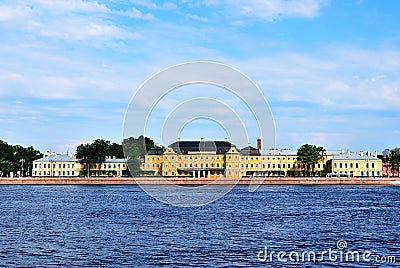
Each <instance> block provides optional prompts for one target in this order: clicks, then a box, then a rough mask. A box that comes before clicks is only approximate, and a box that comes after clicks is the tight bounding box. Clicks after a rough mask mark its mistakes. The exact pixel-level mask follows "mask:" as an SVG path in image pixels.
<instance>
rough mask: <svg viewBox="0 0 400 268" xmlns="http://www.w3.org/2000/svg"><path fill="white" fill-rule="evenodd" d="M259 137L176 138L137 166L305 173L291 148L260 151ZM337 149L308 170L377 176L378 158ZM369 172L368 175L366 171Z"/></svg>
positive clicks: (231, 173)
mask: <svg viewBox="0 0 400 268" xmlns="http://www.w3.org/2000/svg"><path fill="white" fill-rule="evenodd" d="M260 152H261V140H258V142H257V148H254V147H252V146H251V145H250V144H249V145H248V146H247V147H245V148H242V149H238V148H236V146H235V145H233V144H231V143H230V142H228V141H227V140H225V141H204V140H201V141H180V140H178V141H177V142H175V143H173V144H171V145H170V146H168V147H167V148H166V149H165V150H164V149H162V148H153V149H151V150H150V151H149V152H148V154H147V155H146V156H145V158H144V163H143V164H142V166H141V169H142V171H143V172H144V173H145V174H147V175H155V176H164V177H193V178H221V177H225V178H242V177H268V176H283V177H284V176H306V175H307V174H308V173H309V172H306V171H305V167H304V165H303V164H302V163H301V162H299V161H298V160H297V155H296V153H295V152H291V153H283V150H281V151H277V150H271V151H269V152H268V153H267V154H261V153H260ZM343 154H344V151H342V152H341V153H336V154H334V153H330V154H328V152H325V154H324V156H323V157H322V158H321V159H320V160H319V162H318V163H317V164H315V165H314V166H313V167H312V170H310V172H311V174H317V175H322V176H325V175H324V174H325V173H327V172H336V173H346V172H349V174H350V173H351V175H352V176H381V175H382V171H381V170H382V161H381V160H380V159H378V158H376V157H372V156H368V157H365V156H364V157H363V156H359V157H356V156H355V155H353V156H351V157H350V159H351V160H354V161H353V162H351V161H349V160H350V159H349V158H346V157H345V156H343ZM367 174H369V175H367Z"/></svg>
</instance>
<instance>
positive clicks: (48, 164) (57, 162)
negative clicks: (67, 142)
mask: <svg viewBox="0 0 400 268" xmlns="http://www.w3.org/2000/svg"><path fill="white" fill-rule="evenodd" d="M81 169H82V164H81V163H80V161H79V159H76V158H75V157H74V156H73V155H72V154H66V155H57V154H55V153H46V154H45V155H44V157H43V158H41V159H38V160H35V161H33V169H32V175H33V176H34V177H77V176H79V171H80V170H81Z"/></svg>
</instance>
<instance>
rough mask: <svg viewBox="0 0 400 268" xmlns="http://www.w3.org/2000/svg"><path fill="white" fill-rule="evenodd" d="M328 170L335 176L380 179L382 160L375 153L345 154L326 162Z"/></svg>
mask: <svg viewBox="0 0 400 268" xmlns="http://www.w3.org/2000/svg"><path fill="white" fill-rule="evenodd" d="M328 169H329V170H330V171H331V172H332V173H336V174H348V175H349V176H350V177H381V176H382V160H381V159H379V158H378V157H377V154H376V153H375V154H374V155H372V154H371V153H369V152H367V154H364V153H363V152H359V153H349V152H347V153H345V154H340V155H336V156H334V157H333V158H332V159H331V160H329V161H328Z"/></svg>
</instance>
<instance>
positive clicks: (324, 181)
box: [0, 177, 400, 186]
mask: <svg viewBox="0 0 400 268" xmlns="http://www.w3.org/2000/svg"><path fill="white" fill-rule="evenodd" d="M210 183H212V184H215V185H232V184H238V185H249V184H255V185H259V184H262V185H397V186H400V178H395V177H394V178H393V177H392V178H325V177H281V178H279V177H267V178H242V179H229V178H220V179H217V180H216V179H211V178H168V179H167V178H161V177H140V178H113V177H110V178H95V177H93V178H43V177H35V178H12V179H10V178H1V179H0V185H137V184H143V185H168V184H176V185H204V184H210Z"/></svg>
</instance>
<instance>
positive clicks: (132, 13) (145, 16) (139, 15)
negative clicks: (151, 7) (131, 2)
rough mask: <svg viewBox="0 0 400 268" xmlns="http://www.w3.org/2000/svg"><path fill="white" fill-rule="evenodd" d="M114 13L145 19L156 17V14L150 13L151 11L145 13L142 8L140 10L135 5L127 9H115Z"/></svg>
mask: <svg viewBox="0 0 400 268" xmlns="http://www.w3.org/2000/svg"><path fill="white" fill-rule="evenodd" d="M114 14H118V15H123V16H127V17H129V18H133V19H145V20H151V19H154V16H153V15H152V14H150V13H146V14H144V13H142V12H141V11H140V10H138V9H137V8H134V7H133V8H131V9H129V10H127V11H114Z"/></svg>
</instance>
